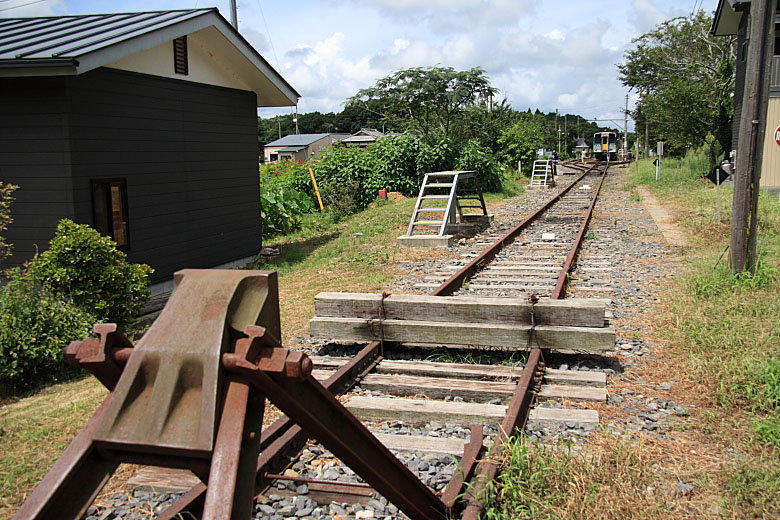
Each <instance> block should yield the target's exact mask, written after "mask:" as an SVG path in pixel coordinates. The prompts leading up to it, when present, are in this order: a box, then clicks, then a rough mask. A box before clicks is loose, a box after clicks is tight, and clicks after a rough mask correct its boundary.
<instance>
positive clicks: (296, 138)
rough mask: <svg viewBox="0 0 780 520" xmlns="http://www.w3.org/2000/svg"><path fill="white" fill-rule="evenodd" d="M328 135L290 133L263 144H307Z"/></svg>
mask: <svg viewBox="0 0 780 520" xmlns="http://www.w3.org/2000/svg"><path fill="white" fill-rule="evenodd" d="M329 135H330V134H290V135H286V136H284V137H282V138H281V139H277V140H276V141H271V142H270V143H267V144H266V145H265V146H309V145H310V144H312V143H315V142H317V141H319V140H320V139H322V138H323V137H328V136H329Z"/></svg>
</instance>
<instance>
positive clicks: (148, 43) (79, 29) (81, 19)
mask: <svg viewBox="0 0 780 520" xmlns="http://www.w3.org/2000/svg"><path fill="white" fill-rule="evenodd" d="M207 27H213V28H214V29H216V31H218V33H219V34H221V35H222V37H223V38H224V39H225V40H227V42H229V43H230V44H232V45H231V46H230V47H229V49H230V50H223V51H221V52H223V53H224V52H228V53H236V52H237V53H239V55H241V56H243V58H242V59H244V60H245V61H244V63H246V66H245V67H244V68H243V69H242V71H241V72H240V73H241V74H244V75H245V76H251V75H253V74H255V75H256V74H257V73H258V72H259V73H260V74H261V75H262V76H264V79H261V78H259V77H258V78H254V79H251V80H250V81H249V84H250V85H253V90H255V91H256V92H258V90H257V89H260V88H261V87H262V86H263V85H267V84H268V83H269V82H270V84H272V85H273V86H274V87H275V88H276V89H278V93H277V94H273V103H274V104H272V105H268V106H285V105H286V106H289V105H294V104H296V103H297V100H298V98H299V97H300V94H298V93H297V92H296V91H295V89H293V88H292V86H290V84H289V83H287V81H286V80H285V79H284V78H283V77H282V76H281V75H280V74H279V73H278V72H276V71H275V70H274V69H273V67H271V66H270V65H269V64H268V62H267V61H265V59H264V58H263V57H262V56H260V54H259V53H258V52H257V51H256V50H255V49H254V48H253V47H252V46H251V45H250V44H249V42H247V41H246V40H245V39H244V38H243V36H241V35H240V34H239V33H238V31H236V30H235V29H234V28H233V26H231V25H230V24H229V23H228V22H227V20H225V19H224V18H223V17H222V15H220V14H219V11H218V10H217V9H216V8H215V7H210V8H205V9H182V10H172V11H150V12H138V13H110V14H87V15H72V16H50V17H38V18H0V76H25V75H27V76H29V75H63V74H65V75H72V74H83V73H85V72H88V71H90V70H93V69H96V68H98V67H102V66H104V65H108V64H110V63H112V62H115V61H117V60H120V59H122V58H125V57H127V56H130V55H133V54H135V53H138V52H142V51H145V50H147V49H150V48H152V47H155V46H157V45H160V44H162V43H165V42H166V41H171V40H173V39H175V38H178V37H181V36H184V35H187V34H191V33H194V32H196V31H200V30H202V29H205V28H207ZM223 49H225V48H224V47H223Z"/></svg>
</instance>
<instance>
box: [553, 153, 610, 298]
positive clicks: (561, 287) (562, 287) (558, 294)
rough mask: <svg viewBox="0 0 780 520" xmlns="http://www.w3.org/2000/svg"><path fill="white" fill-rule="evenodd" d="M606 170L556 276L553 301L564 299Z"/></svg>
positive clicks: (605, 169)
mask: <svg viewBox="0 0 780 520" xmlns="http://www.w3.org/2000/svg"><path fill="white" fill-rule="evenodd" d="M607 169H608V167H605V168H604V172H602V174H601V178H600V179H599V184H598V186H596V190H595V191H594V193H593V200H591V201H590V206H589V207H588V211H587V212H586V213H585V218H584V219H583V220H582V225H581V226H580V231H579V233H577V238H575V239H574V244H572V246H571V249H570V250H569V254H568V255H567V256H566V261H565V262H564V263H563V268H562V269H561V272H560V274H559V275H558V280H557V281H556V282H555V289H553V292H552V295H551V296H550V298H552V299H553V300H562V299H563V298H565V297H566V285H568V283H569V272H570V271H571V270H572V268H573V267H574V262H575V260H576V259H577V254H578V253H579V251H580V246H581V245H582V241H583V239H584V238H585V231H587V229H588V224H589V223H590V218H591V216H593V208H594V207H596V201H597V200H598V198H599V192H600V191H601V185H602V184H603V183H604V177H605V176H606V175H607Z"/></svg>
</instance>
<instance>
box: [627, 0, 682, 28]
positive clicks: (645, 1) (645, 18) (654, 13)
mask: <svg viewBox="0 0 780 520" xmlns="http://www.w3.org/2000/svg"><path fill="white" fill-rule="evenodd" d="M686 3H687V2H686ZM631 7H632V9H633V17H632V20H631V23H632V24H633V25H634V27H636V29H637V31H638V32H639V34H637V35H636V36H641V35H642V34H645V33H647V32H649V31H652V30H653V29H654V28H655V26H656V25H658V24H659V23H661V22H663V21H664V20H668V19H670V18H674V17H675V16H685V15H688V14H690V11H688V12H686V11H685V10H684V9H679V8H671V9H667V10H663V9H661V8H659V7H657V6H656V3H655V2H654V1H653V0H632V2H631Z"/></svg>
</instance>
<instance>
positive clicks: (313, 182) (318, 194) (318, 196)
mask: <svg viewBox="0 0 780 520" xmlns="http://www.w3.org/2000/svg"><path fill="white" fill-rule="evenodd" d="M309 175H311V183H312V184H313V185H314V193H316V194H317V202H319V203H320V211H322V210H323V209H325V207H324V206H323V205H322V197H320V189H319V188H318V187H317V179H315V178H314V170H312V169H311V166H310V167H309Z"/></svg>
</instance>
